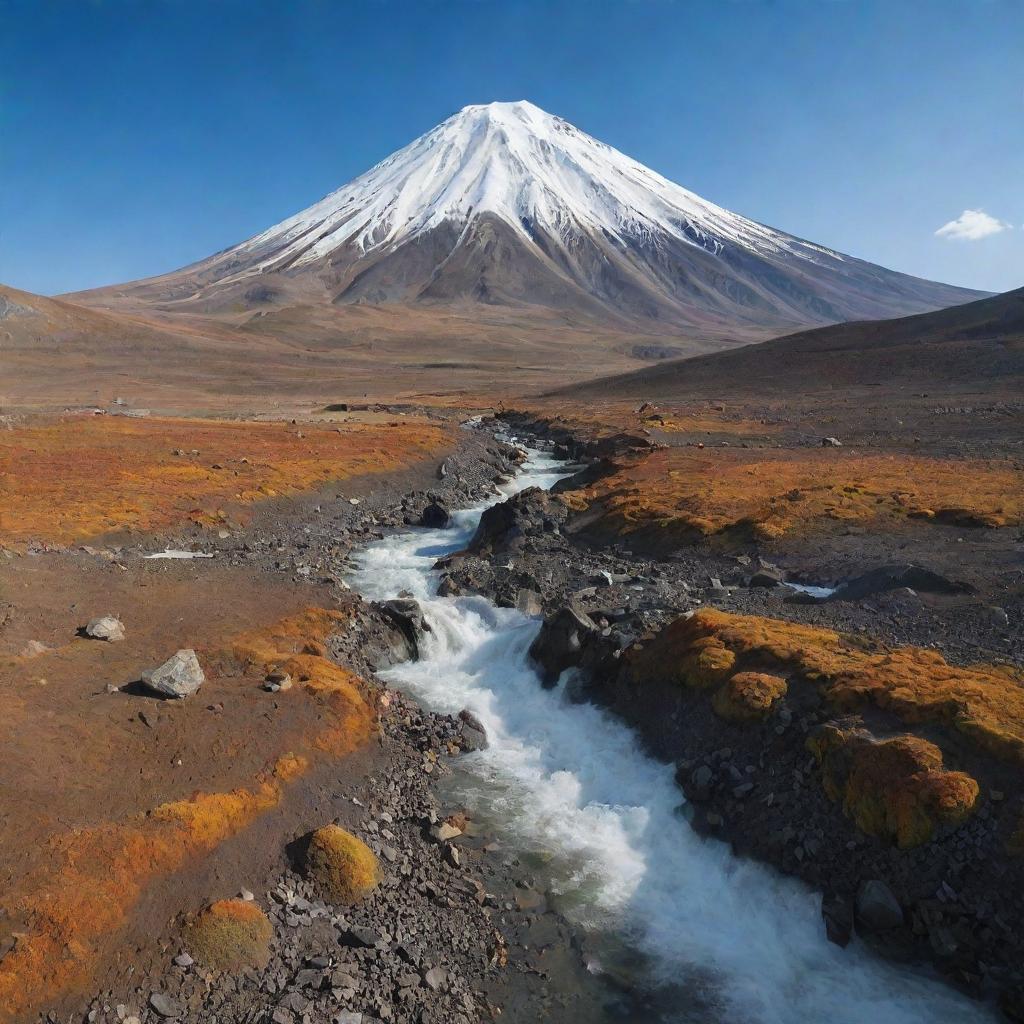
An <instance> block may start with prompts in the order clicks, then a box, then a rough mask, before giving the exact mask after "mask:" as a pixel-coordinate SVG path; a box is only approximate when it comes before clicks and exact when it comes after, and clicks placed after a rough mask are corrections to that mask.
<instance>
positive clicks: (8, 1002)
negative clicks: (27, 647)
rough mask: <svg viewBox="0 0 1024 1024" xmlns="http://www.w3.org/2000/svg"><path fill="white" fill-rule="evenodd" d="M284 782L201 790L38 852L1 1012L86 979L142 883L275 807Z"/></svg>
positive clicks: (4, 1016) (1, 990)
mask: <svg viewBox="0 0 1024 1024" xmlns="http://www.w3.org/2000/svg"><path fill="white" fill-rule="evenodd" d="M281 794H282V789H281V784H280V782H279V781H278V780H277V779H275V778H273V777H272V776H268V777H264V778H262V779H260V780H258V781H257V784H256V786H255V787H254V788H253V789H238V790H235V791H234V792H231V793H213V794H200V795H197V796H195V797H193V798H192V799H191V800H182V801H177V802H175V803H172V804H164V805H162V806H161V807H158V808H157V809H156V810H155V811H154V812H153V813H152V814H150V815H148V816H145V817H138V818H134V819H131V820H129V821H125V822H121V823H109V824H105V825H100V826H97V827H95V828H89V829H74V830H72V831H71V832H68V833H66V834H64V835H62V836H58V837H56V838H55V839H54V840H52V841H51V842H50V843H49V844H48V845H47V848H45V849H44V850H42V851H40V858H39V866H38V867H37V868H36V869H35V871H34V873H33V875H32V877H31V878H30V879H29V883H30V884H29V886H28V895H27V896H24V897H23V898H21V899H19V900H17V901H16V902H15V904H14V906H13V907H11V909H12V910H13V911H14V912H15V913H18V914H20V915H23V916H25V917H27V918H28V920H29V930H28V931H27V932H25V933H24V934H22V935H21V936H19V938H18V940H17V943H16V945H15V946H14V948H13V949H11V950H10V952H8V953H7V954H6V955H5V956H4V958H3V960H0V1020H12V1019H16V1018H18V1017H19V1016H21V1015H23V1014H27V1013H29V1012H30V1011H32V1010H35V1009H37V1008H38V1007H39V1006H40V1005H43V1004H44V1003H45V1002H46V1001H47V1000H52V999H53V998H54V997H55V996H57V995H58V994H60V993H62V992H64V991H66V990H68V989H71V988H75V987H79V986H81V985H83V984H85V983H86V982H87V981H88V979H89V976H90V972H91V970H92V968H93V966H94V964H95V962H96V960H97V958H98V956H99V955H100V952H101V950H102V948H103V945H104V943H105V941H106V940H108V939H109V938H110V936H111V935H112V933H116V931H117V930H118V929H119V928H121V927H122V926H123V925H124V924H125V922H126V921H127V918H128V914H129V912H130V910H131V908H132V907H133V906H134V905H135V904H136V902H137V901H138V899H139V897H140V895H141V894H142V892H143V890H144V889H145V887H146V885H147V884H148V883H149V882H151V881H153V880H155V879H156V878H158V877H161V876H165V875H168V874H170V873H171V872H173V871H175V870H177V869H179V868H181V867H182V866H183V865H184V864H185V863H187V862H188V860H189V859H190V858H193V857H196V856H199V855H202V854H205V853H209V852H210V851H211V850H212V849H213V848H214V847H215V846H216V845H217V844H218V843H221V842H223V841H224V840H225V839H227V838H228V837H229V836H232V835H235V834H236V833H238V832H240V831H241V830H242V829H244V828H245V827H246V826H247V825H249V824H250V823H251V822H252V821H254V820H255V819H256V817H257V816H259V815H260V814H262V813H263V812H265V811H267V810H269V809H270V808H271V807H273V806H275V805H276V804H277V803H278V801H279V800H280V799H281Z"/></svg>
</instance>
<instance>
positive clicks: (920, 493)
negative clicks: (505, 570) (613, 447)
mask: <svg viewBox="0 0 1024 1024" xmlns="http://www.w3.org/2000/svg"><path fill="white" fill-rule="evenodd" d="M565 500H566V501H567V502H568V503H569V504H570V506H571V507H573V508H575V509H576V510H577V511H578V512H580V513H583V516H584V517H585V519H584V518H581V522H583V521H585V522H587V524H588V527H589V528H590V529H593V530H598V531H600V532H602V533H605V534H608V535H611V536H630V535H633V536H638V537H640V538H642V539H643V540H645V541H657V542H659V543H661V544H673V543H677V544H681V543H686V542H688V541H693V540H696V539H700V538H702V537H709V536H714V535H723V534H725V535H728V534H735V535H736V536H737V537H741V538H746V537H752V538H754V539H759V540H770V539H772V538H775V537H779V536H781V535H783V534H785V533H788V532H790V531H794V530H806V529H808V528H810V527H813V526H818V525H822V524H827V523H829V522H839V523H845V522H869V521H879V522H881V523H884V524H890V525H891V524H898V523H900V522H905V521H906V520H907V519H908V518H916V519H933V520H937V521H939V522H946V523H952V524H954V525H959V526H990V527H994V526H1003V525H1008V524H1020V523H1021V522H1022V521H1024V480H1022V477H1021V472H1020V470H1019V469H1017V468H1015V467H1014V466H1013V465H1012V464H1011V463H1009V462H1007V461H1000V460H983V459H974V460H969V461H968V460H954V459H940V458H924V457H915V456H909V455H898V454H893V455H858V454H856V453H854V452H852V451H847V450H843V449H832V448H828V449H820V450H819V449H798V450H791V449H790V450H783V449H766V450H755V449H746V448H743V449H740V448H716V449H714V450H708V449H703V450H702V449H698V448H693V447H690V448H672V449H662V450H659V451H655V452H652V453H650V454H638V455H635V456H631V457H626V458H623V459H621V460H619V462H618V464H617V466H616V469H615V471H614V472H613V473H611V474H610V475H608V476H605V477H603V478H602V479H600V480H598V481H597V482H596V483H595V484H594V485H592V486H590V487H586V488H583V489H580V490H578V491H574V492H571V493H569V494H567V495H566V496H565Z"/></svg>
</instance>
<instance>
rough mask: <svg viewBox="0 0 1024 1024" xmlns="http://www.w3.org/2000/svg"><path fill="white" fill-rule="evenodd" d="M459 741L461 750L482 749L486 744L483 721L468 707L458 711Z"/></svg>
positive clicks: (485, 731)
mask: <svg viewBox="0 0 1024 1024" xmlns="http://www.w3.org/2000/svg"><path fill="white" fill-rule="evenodd" d="M459 725H460V729H461V733H462V735H461V743H460V746H461V747H462V749H463V750H467V751H469V750H483V749H484V748H485V747H486V746H487V730H486V729H485V728H484V724H483V722H481V721H480V719H479V718H477V717H476V715H474V714H473V712H472V711H470V710H469V709H468V708H463V709H462V710H461V711H460V712H459Z"/></svg>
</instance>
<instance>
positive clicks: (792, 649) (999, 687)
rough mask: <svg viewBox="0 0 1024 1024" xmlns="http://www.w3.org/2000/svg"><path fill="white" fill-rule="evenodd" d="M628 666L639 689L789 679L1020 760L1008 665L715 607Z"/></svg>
mask: <svg viewBox="0 0 1024 1024" xmlns="http://www.w3.org/2000/svg"><path fill="white" fill-rule="evenodd" d="M628 664H629V665H630V666H631V671H632V672H633V673H634V674H635V676H636V678H637V679H638V680H639V681H641V682H642V681H643V679H645V678H664V676H665V674H666V672H667V673H669V675H670V677H671V678H674V679H676V680H678V681H679V682H680V684H682V685H687V686H696V687H707V686H711V685H718V684H719V683H720V682H723V681H724V679H725V678H727V677H728V676H730V675H732V670H733V668H735V670H736V671H754V672H760V671H765V672H771V673H786V674H790V675H792V676H795V677H797V678H800V679H803V680H805V681H807V682H811V683H814V684H816V685H817V686H818V687H819V688H820V689H821V690H822V692H823V694H824V695H825V696H826V697H827V698H828V699H829V700H830V701H831V702H832V704H833V705H834V706H835V707H837V708H838V709H841V710H855V709H857V708H861V707H864V706H867V705H872V704H873V705H875V706H876V707H879V708H882V709H884V710H887V711H890V712H892V713H893V714H895V715H897V716H898V717H899V718H900V719H901V720H902V721H903V722H905V723H907V724H919V723H924V722H929V723H936V724H941V725H944V726H947V727H949V728H952V729H955V730H956V731H957V732H959V733H961V734H962V735H963V736H965V737H966V738H967V739H968V740H969V741H971V742H972V743H973V744H974V745H976V746H977V747H978V748H979V749H981V750H984V751H987V752H989V753H992V754H995V755H996V756H998V757H1002V758H1007V759H1012V760H1016V761H1019V762H1024V686H1022V683H1024V679H1022V677H1021V675H1020V674H1019V673H1016V672H1014V671H1013V670H1011V669H1009V668H1005V667H1002V666H993V665H977V666H973V667H971V668H958V667H956V666H953V665H950V664H948V663H947V662H946V660H945V659H944V658H943V657H942V656H941V655H940V654H938V653H937V652H935V651H928V650H922V649H921V648H918V647H901V648H898V649H897V650H894V651H885V652H882V653H872V652H868V651H865V650H864V649H863V647H861V646H858V645H857V644H856V643H855V642H854V641H852V640H850V639H847V638H844V637H841V636H840V635H839V634H838V633H835V632H833V631H832V630H829V629H822V628H820V627H817V626H806V625H802V624H800V623H795V622H786V621H783V620H781V619H769V618H762V617H760V616H756V615H733V614H730V613H728V612H722V611H717V610H715V609H704V610H702V611H699V612H697V613H695V614H694V615H693V616H691V617H690V618H688V619H687V618H679V619H676V620H675V621H674V622H671V623H669V625H668V626H666V627H665V629H663V630H662V631H661V633H659V634H658V636H657V637H656V638H655V639H654V640H653V641H652V642H651V643H649V644H645V645H643V647H642V649H641V650H640V651H638V652H636V653H635V654H632V655H631V656H629V660H628Z"/></svg>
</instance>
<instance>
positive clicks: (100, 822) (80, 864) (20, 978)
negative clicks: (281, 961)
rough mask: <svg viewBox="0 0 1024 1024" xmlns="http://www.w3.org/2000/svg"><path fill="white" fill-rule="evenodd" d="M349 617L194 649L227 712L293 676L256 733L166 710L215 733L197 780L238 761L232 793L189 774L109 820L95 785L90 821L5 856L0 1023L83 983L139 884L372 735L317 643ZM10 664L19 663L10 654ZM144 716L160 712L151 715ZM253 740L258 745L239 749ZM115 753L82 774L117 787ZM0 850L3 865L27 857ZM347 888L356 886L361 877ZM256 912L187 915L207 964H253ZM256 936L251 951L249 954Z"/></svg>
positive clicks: (353, 695)
mask: <svg viewBox="0 0 1024 1024" xmlns="http://www.w3.org/2000/svg"><path fill="white" fill-rule="evenodd" d="M345 621H346V616H345V614H344V613H343V612H340V611H329V610H325V609H320V608H309V609H306V610H305V611H303V612H301V613H299V614H297V615H293V616H289V617H287V618H285V619H282V620H281V621H279V622H276V623H273V624H271V625H269V626H267V627H264V628H259V629H253V630H249V631H246V632H244V633H242V634H241V635H239V636H237V637H236V638H234V639H233V640H231V641H230V642H228V643H227V644H226V645H225V646H224V647H222V648H219V649H210V650H205V649H204V650H200V652H199V655H200V658H201V661H202V664H203V665H204V667H205V668H206V671H207V673H208V674H209V676H210V679H209V681H208V683H207V691H208V693H209V694H210V695H211V696H212V697H213V698H214V699H218V698H219V701H220V706H222V707H223V705H224V703H228V704H232V705H237V702H238V701H239V700H243V701H245V700H248V701H249V702H250V703H251V702H252V701H253V700H258V697H254V696H253V695H254V694H258V693H259V686H260V684H261V683H262V681H263V679H265V678H266V676H267V674H268V673H270V672H280V673H282V674H283V675H285V676H287V677H288V678H290V679H291V680H294V684H293V686H292V687H291V688H290V689H289V690H288V691H287V692H285V693H282V694H281V695H280V696H279V701H280V703H281V704H282V705H284V707H283V708H282V709H281V710H280V712H279V713H278V714H276V715H275V716H273V717H268V716H266V715H260V725H259V726H258V729H259V731H258V732H257V733H255V734H250V735H249V736H248V737H245V742H244V743H243V737H242V736H240V735H236V734H235V733H234V730H236V729H238V728H245V727H246V726H245V725H244V721H243V719H244V716H240V717H239V718H238V720H236V721H234V722H231V723H226V727H227V728H226V731H224V730H218V731H215V732H213V733H211V732H210V731H209V726H208V725H206V724H205V723H204V722H203V721H202V719H203V718H204V717H206V718H209V717H210V716H209V714H208V707H206V706H204V707H202V708H200V707H197V706H194V705H191V706H190V705H185V706H182V707H181V708H176V709H175V712H176V713H177V714H179V715H185V716H188V717H189V718H190V719H191V724H186V725H185V728H186V729H187V730H190V731H191V730H197V731H202V732H203V733H204V734H205V735H207V736H208V738H209V740H210V745H211V746H212V748H213V751H212V753H211V754H210V756H209V761H208V762H207V763H206V764H205V765H204V766H203V768H204V769H205V771H204V778H203V780H202V781H203V783H204V785H205V786H208V787H216V786H217V785H218V781H223V780H225V779H230V778H236V779H237V778H239V769H238V762H241V764H242V772H243V774H244V771H245V770H246V768H247V769H248V771H249V772H251V775H250V777H249V778H248V779H247V780H245V781H244V782H242V783H241V784H239V785H237V786H235V787H234V788H231V789H228V790H220V791H218V790H216V789H215V788H211V789H205V788H204V789H203V790H197V789H195V788H194V783H193V782H191V781H186V780H187V779H194V776H192V775H191V773H189V774H188V775H187V776H183V777H182V782H180V783H177V784H175V783H174V782H173V781H172V782H171V783H170V784H169V786H165V788H166V789H167V790H169V791H173V790H174V789H175V788H178V789H179V790H182V789H183V790H184V791H183V792H181V793H180V795H179V796H176V797H175V798H172V799H168V800H166V801H165V802H162V803H160V804H158V805H156V806H153V807H144V806H141V807H139V808H138V809H137V810H136V811H134V812H133V813H131V814H127V815H125V816H124V817H122V818H120V819H118V820H105V819H104V807H105V806H106V805H107V804H108V803H109V801H107V800H106V799H105V797H104V794H103V793H102V792H101V793H98V794H97V793H90V794H89V796H90V798H91V800H90V806H89V807H88V808H81V810H80V814H82V813H84V814H86V815H87V816H88V817H90V818H91V819H93V823H92V824H88V825H79V826H74V827H70V828H67V827H65V828H61V827H59V825H58V824H56V823H55V824H54V825H51V826H50V827H49V829H48V832H49V834H48V835H46V837H45V838H44V839H43V840H42V842H41V845H40V846H38V847H37V848H36V849H35V854H34V857H33V858H32V863H31V865H29V866H28V867H27V868H26V867H21V868H18V867H16V866H12V865H10V864H5V869H6V870H5V873H6V874H7V882H8V884H7V886H6V888H5V891H4V893H3V896H2V900H0V907H2V910H3V911H4V915H5V918H6V919H8V920H13V921H19V922H23V929H24V930H23V931H20V932H18V933H17V934H16V942H15V943H14V945H13V947H12V948H11V949H10V950H9V951H8V952H7V954H6V955H5V956H4V957H3V959H2V960H0V1008H2V1009H0V1019H2V1020H17V1019H19V1018H20V1017H21V1016H23V1015H24V1014H26V1013H28V1012H29V1011H31V1010H33V1009H36V1008H38V1007H40V1006H43V1005H45V1004H46V1003H47V1001H49V1000H54V999H56V998H57V997H59V996H60V995H61V994H62V993H64V992H66V991H69V990H73V989H75V988H78V987H81V986H82V985H84V984H86V983H87V982H88V980H89V978H90V976H91V972H92V970H93V969H94V968H95V966H96V964H97V962H98V961H99V959H100V958H101V957H102V956H104V955H109V953H110V951H111V942H112V939H113V940H116V936H117V934H118V933H119V931H120V930H121V929H122V928H123V927H124V925H125V923H126V922H127V920H128V918H129V915H130V914H131V913H132V911H133V909H134V907H135V905H136V903H137V902H138V900H139V898H140V896H141V895H142V893H143V891H144V890H145V889H146V887H147V886H148V885H151V884H154V883H155V882H157V881H159V880H160V879H161V878H166V877H168V876H170V875H171V874H173V873H174V872H176V871H179V870H181V869H182V868H183V867H185V866H186V865H187V864H189V863H190V862H192V861H194V860H196V859H197V858H200V857H202V856H203V855H205V854H207V853H209V852H210V851H211V850H212V849H214V848H215V847H216V846H218V845H219V844H221V843H224V842H225V841H226V840H228V839H230V838H231V837H232V836H235V835H237V834H238V833H240V832H241V831H242V830H244V829H246V828H249V827H250V826H251V825H252V824H253V822H254V821H256V820H257V819H258V818H260V817H261V816H262V815H266V814H268V813H269V812H271V811H273V810H274V809H275V808H276V807H278V806H279V805H280V804H281V802H282V800H284V799H285V797H286V794H287V791H288V790H289V788H290V787H292V786H294V785H296V784H297V783H298V782H299V780H300V779H301V778H302V777H303V776H304V775H306V774H307V773H308V772H310V771H312V770H313V769H314V768H315V766H316V765H317V763H319V762H321V761H324V760H325V759H326V760H329V761H335V760H337V759H339V758H343V757H345V756H346V755H348V754H350V753H352V752H353V751H355V750H357V749H359V748H360V747H362V746H363V745H365V744H366V743H367V741H368V740H369V739H370V737H371V736H372V735H373V732H374V729H375V711H374V708H373V706H372V700H371V699H370V698H369V697H368V695H367V693H366V690H365V685H364V684H363V682H362V681H361V680H360V679H358V678H357V677H355V676H353V675H352V674H351V673H350V672H348V671H346V670H345V669H343V668H341V667H340V666H338V665H336V664H335V663H334V662H332V661H330V660H329V659H328V658H327V657H326V656H325V655H326V650H325V647H324V642H325V641H326V639H327V638H328V637H329V636H330V635H331V634H332V633H335V632H337V631H339V630H340V629H342V628H343V627H344V625H345ZM6 668H7V669H8V670H12V671H17V669H18V665H17V659H15V660H14V661H12V662H9V663H8V665H7V666H6ZM70 713H71V714H74V711H73V710H71V712H70ZM236 714H237V709H236ZM150 715H151V718H155V716H156V713H155V712H150ZM18 731H19V730H18V724H17V721H15V722H10V721H9V722H8V723H7V726H6V728H5V733H6V734H7V735H6V736H5V749H8V750H9V751H11V753H12V754H13V755H14V756H16V757H17V756H20V753H19V747H20V744H19V743H16V742H13V741H12V740H13V737H14V736H16V735H17V733H18ZM254 738H255V742H256V749H255V750H250V749H246V748H247V747H248V745H249V743H251V742H252V740H253V739H254ZM122 753H123V752H122V751H118V750H110V749H106V750H105V751H97V752H95V753H94V756H93V758H92V763H91V764H90V769H91V770H92V771H101V772H105V773H107V775H108V779H107V785H109V786H117V787H120V786H121V785H122V782H123V779H122V776H121V775H120V773H118V772H116V771H115V768H116V766H117V765H118V764H119V763H120V761H121V760H122ZM137 770H138V769H137ZM141 770H142V771H146V769H145V768H143V769H141ZM149 771H150V772H151V773H153V772H157V771H158V768H157V767H156V766H151V767H150V769H149ZM140 788H141V787H140ZM189 790H191V792H190V791H189ZM5 853H6V857H5V860H7V859H8V858H10V857H12V856H13V857H20V856H21V855H22V853H24V851H18V850H16V849H8V850H6V851H5ZM339 874H340V872H339ZM339 884H340V883H339ZM356 884H357V885H358V886H363V885H364V884H365V883H364V881H363V878H362V876H361V875H360V876H359V877H358V879H357V882H356ZM251 918H252V913H251V911H250V910H244V911H239V910H238V909H237V908H235V907H234V905H233V904H227V905H222V904H214V905H213V907H211V908H210V909H209V910H208V911H207V912H205V913H204V914H202V915H200V916H199V918H198V919H197V921H196V922H194V923H193V925H192V928H193V934H194V935H196V936H197V937H198V940H199V941H198V947H199V949H200V950H201V951H204V952H205V953H206V954H207V955H209V956H210V957H211V961H212V963H213V965H214V966H218V965H220V964H219V958H223V959H226V960H233V959H234V958H235V957H242V958H243V959H244V958H245V956H246V949H249V953H248V956H249V957H250V958H252V957H257V958H258V946H259V943H260V941H265V936H263V932H264V929H263V926H262V925H261V924H260V922H259V921H258V920H253V919H251ZM261 937H262V939H261ZM253 944H255V945H256V946H257V950H256V952H253V950H252V949H251V948H249V947H251V946H252V945H253Z"/></svg>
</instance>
